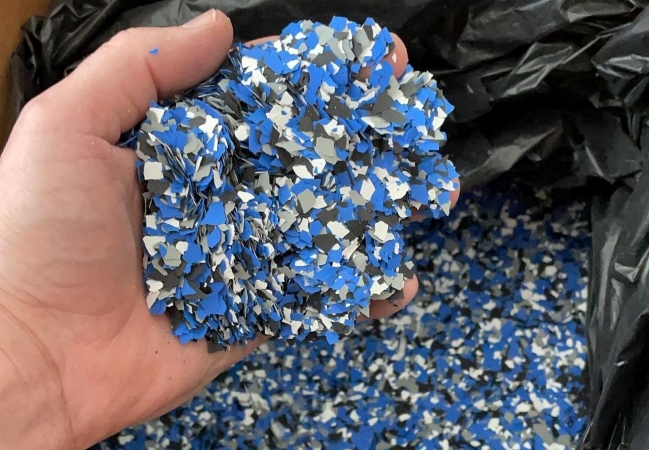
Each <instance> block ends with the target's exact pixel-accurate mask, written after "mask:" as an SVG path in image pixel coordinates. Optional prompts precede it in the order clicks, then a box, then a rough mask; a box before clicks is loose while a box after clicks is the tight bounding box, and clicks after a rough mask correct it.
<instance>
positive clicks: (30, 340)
mask: <svg viewBox="0 0 649 450" xmlns="http://www.w3.org/2000/svg"><path fill="white" fill-rule="evenodd" d="M0 399H1V403H2V405H1V406H2V407H1V408H0V436H2V445H0V448H2V449H4V448H7V449H9V448H11V449H14V448H25V449H27V448H52V449H74V448H77V447H78V446H79V444H80V443H78V442H77V439H76V437H75V434H74V431H73V430H74V427H73V424H72V423H71V421H70V414H69V411H68V410H67V406H66V400H65V396H64V393H63V389H62V387H61V378H60V376H59V373H58V369H57V367H56V365H55V363H54V360H53V359H52V358H51V355H50V354H49V353H48V351H47V349H46V348H45V347H44V346H43V345H42V343H41V342H40V341H39V339H38V338H36V337H35V336H34V335H33V333H32V332H31V331H30V329H29V328H28V326H27V325H26V324H25V323H24V322H22V321H21V320H20V319H19V318H18V317H17V316H16V315H14V314H13V313H12V312H10V310H9V308H8V306H7V303H5V302H4V301H3V300H0Z"/></svg>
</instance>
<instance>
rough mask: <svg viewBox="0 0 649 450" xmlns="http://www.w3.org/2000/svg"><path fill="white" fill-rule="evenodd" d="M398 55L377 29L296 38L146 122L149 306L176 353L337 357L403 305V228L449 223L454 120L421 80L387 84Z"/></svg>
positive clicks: (339, 21)
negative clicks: (260, 339) (196, 349)
mask: <svg viewBox="0 0 649 450" xmlns="http://www.w3.org/2000/svg"><path fill="white" fill-rule="evenodd" d="M393 49H394V42H393V40H392V36H391V35H390V33H389V32H388V30H386V29H385V28H381V27H380V26H378V25H377V24H376V23H375V22H374V21H373V20H371V19H368V20H367V21H366V22H365V23H364V24H363V25H359V24H356V23H353V22H350V21H348V20H346V19H344V18H339V17H336V18H334V19H333V20H332V21H331V23H330V24H329V25H324V24H320V23H313V22H311V21H302V22H297V23H293V24H290V25H289V26H287V27H286V28H285V29H284V31H283V32H282V34H281V36H280V38H279V40H276V41H274V42H268V43H264V44H260V45H257V46H251V47H247V46H244V45H237V46H236V47H235V48H234V49H232V51H231V52H230V55H229V61H228V62H227V63H226V64H225V65H224V66H223V67H222V68H221V69H220V70H219V71H218V73H216V74H215V75H214V76H213V77H212V78H210V79H208V80H206V81H205V82H203V83H201V84H200V85H199V86H197V87H195V88H193V89H192V90H191V91H189V92H187V93H185V95H184V96H182V97H177V98H175V99H173V100H172V101H166V102H163V103H160V104H154V105H153V106H152V107H151V109H150V111H149V113H148V114H147V119H146V120H145V121H144V122H143V123H142V124H141V126H140V127H139V129H138V130H136V138H137V139H134V140H133V143H134V144H133V145H134V147H135V148H136V152H137V155H138V157H139V159H140V161H138V172H139V174H140V176H141V178H142V180H144V181H146V186H147V192H146V193H145V195H144V196H145V223H144V231H143V236H144V237H143V241H144V248H145V258H144V259H145V261H144V264H145V281H146V285H147V290H148V296H147V303H148V306H149V308H150V310H151V312H152V313H153V314H162V313H164V312H165V311H166V312H168V313H170V316H171V318H172V322H173V328H174V334H175V335H176V336H178V337H179V338H180V340H181V342H183V343H186V342H189V341H191V340H198V339H203V338H205V339H207V340H208V343H209V349H210V351H218V350H223V349H225V348H227V347H229V346H230V345H233V344H243V343H246V342H247V341H248V340H251V339H253V338H254V337H255V335H256V334H257V333H258V332H261V333H264V334H266V335H273V336H278V337H280V338H283V339H296V340H303V339H305V338H306V337H307V336H324V337H325V338H326V339H327V341H328V342H329V343H334V342H336V341H337V340H338V339H339V336H340V335H343V334H347V333H349V332H350V331H351V330H352V329H353V327H354V323H355V320H356V318H357V317H358V315H359V314H361V313H363V314H368V313H369V305H370V299H377V300H383V301H390V300H394V299H396V298H398V296H399V294H400V291H401V289H402V287H403V285H404V281H405V280H406V279H407V278H409V277H411V276H413V264H412V262H411V261H410V258H409V257H408V256H407V255H406V252H405V250H404V241H403V238H402V236H401V232H402V230H403V225H402V221H404V220H406V219H408V218H409V217H410V216H411V214H412V212H411V208H416V209H417V208H420V207H422V206H423V207H425V208H424V209H423V210H422V212H423V213H424V214H427V215H429V216H431V217H439V216H440V215H442V214H448V210H449V207H450V200H451V196H450V193H451V192H452V191H454V190H456V189H457V188H458V186H457V184H456V183H454V181H453V180H454V179H455V178H456V177H457V173H456V171H455V168H454V166H453V165H452V163H451V162H450V161H448V160H447V159H446V158H445V157H443V156H442V155H441V154H440V153H439V152H438V150H439V148H440V144H442V143H443V142H444V141H445V139H446V135H445V134H444V133H443V132H441V131H440V126H441V125H442V123H443V122H444V119H445V118H446V116H447V114H449V113H450V112H451V111H452V106H451V105H450V104H449V103H448V102H447V101H446V100H445V99H444V97H443V96H442V93H441V92H440V90H439V89H438V88H437V84H436V82H435V80H434V79H433V76H432V75H431V74H430V73H425V72H424V73H421V72H415V71H413V69H412V68H411V67H410V66H408V67H407V68H406V71H405V73H404V74H403V75H401V76H400V77H399V78H398V79H397V78H395V77H394V75H393V67H392V66H391V65H390V64H388V63H387V62H385V61H384V59H385V57H386V56H387V55H389V54H390V52H391V51H392V50H393ZM367 66H371V67H372V70H371V75H370V76H369V78H367V79H366V80H360V79H359V77H358V74H359V71H360V70H361V68H363V67H367Z"/></svg>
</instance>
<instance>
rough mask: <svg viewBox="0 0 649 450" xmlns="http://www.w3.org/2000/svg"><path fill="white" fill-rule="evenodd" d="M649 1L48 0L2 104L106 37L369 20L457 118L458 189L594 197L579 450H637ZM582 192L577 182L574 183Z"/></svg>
mask: <svg viewBox="0 0 649 450" xmlns="http://www.w3.org/2000/svg"><path fill="white" fill-rule="evenodd" d="M647 3H649V0H571V1H565V0H482V1H471V0H455V1H449V0H409V1H408V2H393V1H385V0H359V1H354V2H351V1H348V0H345V1H337V0H335V1H332V0H312V1H308V2H307V1H301V0H248V1H242V0H212V1H209V0H169V1H158V2H151V1H143V0H139V1H133V0H130V1H119V0H55V1H54V2H53V3H52V6H51V8H50V12H49V14H48V15H47V17H45V18H33V19H32V20H31V21H30V22H28V23H27V24H26V25H25V27H24V31H23V41H22V43H21V44H20V46H19V48H18V49H17V51H16V53H15V55H14V57H13V60H12V67H11V70H12V80H13V95H14V99H13V108H14V112H15V113H17V112H18V111H20V109H21V108H22V107H23V106H24V104H25V102H26V101H28V100H29V99H30V98H32V97H34V96H35V95H36V94H38V93H39V92H41V91H42V90H44V89H46V88H47V87H48V86H50V85H52V84H53V83H55V82H57V81H58V80H60V79H61V78H62V77H64V76H65V75H66V74H67V73H69V72H70V71H71V70H73V69H74V67H76V65H77V64H78V63H79V61H80V60H82V59H83V58H84V57H85V56H86V55H88V54H89V53H91V52H92V51H93V50H95V49H96V48H97V47H98V46H99V45H101V43H103V42H105V41H106V40H107V39H109V38H110V37H111V36H112V35H114V34H115V33H117V32H118V31H120V30H121V29H125V28H128V27H132V26H165V25H174V24H179V23H182V22H185V21H187V20H188V19H190V18H191V17H194V16H196V15H197V14H199V13H200V12H203V11H205V10H207V9H209V8H219V9H222V10H223V11H224V12H226V13H227V14H229V15H230V17H231V19H232V21H233V23H234V28H235V32H236V37H237V38H238V39H242V40H246V39H252V38H256V37H261V36H264V35H271V34H276V33H278V32H279V31H280V30H281V28H282V27H283V26H284V25H285V24H286V23H288V22H289V21H292V20H299V19H305V18H309V19H314V20H321V21H326V20H328V19H329V18H330V17H331V16H332V15H334V14H335V15H342V16H347V17H349V18H350V19H352V20H357V21H362V20H363V19H364V18H365V17H367V16H372V17H373V18H374V19H376V20H377V21H378V22H379V23H380V24H381V25H384V26H387V27H388V28H390V29H391V30H393V31H395V32H397V33H399V35H400V36H401V37H402V38H403V39H404V41H405V42H406V45H407V46H408V49H409V52H410V55H411V61H412V63H413V65H415V66H416V67H417V68H420V69H427V70H431V71H433V72H434V73H435V74H436V76H437V78H438V79H439V80H440V84H441V85H442V87H443V88H444V92H445V94H446V95H447V97H448V98H449V100H450V101H451V102H452V103H453V104H455V105H456V112H455V113H454V114H453V116H452V117H451V123H450V124H449V126H448V127H447V131H448V132H449V137H450V140H449V144H448V146H447V148H446V149H447V151H448V152H450V154H451V158H452V160H453V161H454V163H455V164H456V165H457V167H458V169H459V171H460V173H461V174H462V182H463V190H467V189H470V188H471V187H475V186H479V185H482V184H484V183H487V182H489V181H491V180H493V179H495V178H497V177H499V176H500V175H502V174H504V173H509V174H511V175H513V176H516V177H518V178H519V179H521V180H523V181H524V182H527V183H530V184H532V185H534V186H547V185H551V186H554V187H555V188H556V193H557V195H572V193H575V192H577V191H579V192H584V190H585V191H586V192H588V193H589V195H590V196H592V197H593V198H594V203H593V208H592V228H593V250H592V256H591V261H590V264H589V274H590V286H589V302H588V324H587V326H588V329H587V338H588V369H587V371H588V378H589V383H590V390H589V420H588V426H587V428H586V430H585V433H584V436H583V438H582V442H581V445H580V447H581V448H582V449H619V448H625V449H630V450H635V449H638V450H644V449H646V448H649V371H647V370H645V366H644V363H643V361H646V360H647V357H649V172H648V171H647V170H645V169H644V168H643V163H644V159H645V156H646V155H647V153H648V152H649V109H648V107H649V92H647V89H648V86H649V10H644V8H645V6H646V5H647ZM583 188H585V189H583Z"/></svg>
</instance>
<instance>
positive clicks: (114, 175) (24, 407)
mask: <svg viewBox="0 0 649 450" xmlns="http://www.w3.org/2000/svg"><path fill="white" fill-rule="evenodd" d="M396 42H397V49H396V50H395V52H396V54H397V58H396V62H395V63H394V65H395V66H396V67H395V68H396V70H395V73H396V74H397V75H398V74H399V73H401V72H403V70H404V68H405V65H406V62H407V54H406V50H405V46H404V45H403V43H402V42H401V41H400V40H399V39H396ZM231 44H232V26H231V24H230V22H229V20H228V19H227V18H226V17H225V16H224V15H223V14H221V13H217V12H215V11H210V12H208V13H206V14H204V15H202V16H200V17H199V18H197V19H195V20H194V21H192V22H191V23H189V24H188V25H187V26H186V27H174V28H165V29H154V28H149V29H134V30H128V31H125V32H122V33H120V34H119V35H118V36H116V37H115V38H114V39H112V40H111V41H110V42H108V43H107V44H105V45H104V46H103V47H102V48H101V49H100V50H98V51H97V52H96V53H95V54H93V55H92V56H90V57H89V58H88V59H87V60H86V61H85V62H84V63H82V64H81V65H80V66H79V67H78V68H77V69H76V70H75V71H74V72H73V73H72V74H71V75H70V76H69V77H68V78H66V79H65V80H63V81H62V82H60V83H59V84H57V85H56V86H54V87H53V88H51V89H49V90H48V91H46V92H45V93H43V94H42V95H40V96H39V97H37V98H36V99H34V100H33V101H32V102H30V103H29V104H28V105H27V106H26V108H25V110H24V111H23V113H22V114H21V116H20V118H19V120H18V122H17V124H16V126H15V128H14V130H13V133H12V135H11V137H10V140H9V142H8V144H7V146H6V148H5V150H4V153H3V155H2V158H0V188H1V192H2V193H3V194H4V201H3V208H2V209H1V211H0V254H1V255H2V256H3V258H2V261H0V393H1V394H0V398H2V400H3V403H6V404H7V405H12V409H11V410H10V409H9V408H8V407H6V406H5V407H4V408H2V410H0V435H2V445H5V446H7V448H43V447H44V446H46V447H47V448H85V447H88V446H90V445H92V444H93V443H95V442H97V441H99V440H101V439H103V438H105V437H107V436H109V435H111V434H113V433H115V432H117V431H119V430H120V429H122V428H124V427H126V426H129V425H132V424H135V423H139V422H142V421H144V420H146V419H148V418H151V417H155V416H158V415H160V414H162V413H164V412H166V411H168V410H170V409H172V408H173V407H175V406H178V405H180V404H181V403H183V402H184V401H185V400H187V399H188V398H190V397H191V396H192V395H193V394H194V393H195V392H197V391H198V390H200V389H201V388H202V387H203V386H204V385H205V384H206V383H208V382H209V381H210V380H212V379H213V378H214V377H215V376H217V375H218V374H219V373H221V372H222V371H224V370H226V369H227V368H228V367H230V366H231V365H233V364H234V363H236V362H237V361H239V360H240V359H241V358H243V357H244V356H245V355H246V354H247V353H249V352H250V351H252V350H253V349H254V348H256V347H257V346H258V345H259V344H260V342H261V340H260V339H258V340H256V341H255V342H252V343H251V344H250V345H248V346H246V347H235V348H232V349H230V350H228V351H226V352H221V353H216V354H208V352H207V346H206V343H205V342H204V341H200V342H195V343H191V344H188V345H185V346H182V345H181V344H180V343H179V342H178V341H177V339H176V338H175V337H174V336H173V335H172V334H171V330H170V322H169V319H168V318H167V317H166V316H153V315H151V314H150V312H149V311H148V309H147V306H146V303H145V300H144V298H145V292H144V285H143V280H142V277H143V272H142V253H141V247H140V242H141V225H142V203H141V198H142V196H141V191H140V185H139V182H138V179H137V177H136V173H135V159H136V157H135V155H134V153H133V152H132V151H131V150H128V149H123V148H119V147H117V146H115V144H116V142H117V141H118V139H119V136H120V134H121V133H122V132H123V131H126V130H128V129H130V128H132V127H133V126H135V125H137V123H138V122H139V121H140V120H141V119H142V118H143V117H144V114H145V113H146V111H147V110H148V108H149V104H150V102H151V101H153V100H155V99H157V98H164V97H168V96H170V95H172V94H174V93H177V92H180V91H182V90H183V89H185V88H187V87H190V86H192V85H194V84H196V83H197V82H199V81H201V80H203V79H204V78H206V77H208V76H209V75H211V74H212V73H214V72H215V71H216V70H217V69H218V67H219V66H220V65H221V63H222V62H223V60H224V58H225V57H226V55H227V52H228V50H229V48H230V47H231ZM153 48H158V49H159V51H158V53H157V54H155V55H153V54H150V53H149V51H150V50H151V49H153ZM387 60H388V61H389V62H390V63H393V60H392V58H390V57H389V58H388V59H387ZM416 291H417V281H416V280H414V279H413V280H410V281H409V282H408V283H407V284H406V286H405V288H404V299H403V300H401V301H400V302H399V304H398V305H397V306H393V305H392V304H391V303H389V302H376V303H374V304H373V305H372V307H371V316H372V318H379V317H386V316H388V315H390V314H392V313H394V312H396V311H398V310H399V309H401V308H403V307H405V305H406V304H407V303H408V302H409V301H410V300H412V298H413V297H414V295H415V293H416ZM3 448H4V447H3Z"/></svg>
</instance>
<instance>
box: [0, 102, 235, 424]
mask: <svg viewBox="0 0 649 450" xmlns="http://www.w3.org/2000/svg"><path fill="white" fill-rule="evenodd" d="M44 112H45V111H42V110H40V109H39V107H38V105H36V106H33V107H31V108H30V110H29V111H27V112H26V113H25V114H24V115H23V116H22V118H21V120H20V122H19V124H18V125H17V127H16V133H15V134H14V136H17V138H15V139H13V140H12V143H11V145H9V146H8V147H7V152H6V153H5V155H4V156H3V160H2V165H1V166H0V174H1V175H2V178H1V179H2V185H3V188H4V190H3V192H6V193H7V194H8V195H7V198H6V204H5V208H4V210H3V214H2V219H1V220H2V221H3V222H5V224H6V225H7V226H6V227H5V228H4V229H8V230H10V233H4V234H3V236H2V254H3V255H5V257H7V258H8V259H10V260H11V261H12V262H13V265H12V266H11V267H10V268H8V269H7V270H6V271H5V272H4V273H2V280H3V286H4V289H5V290H6V291H8V293H9V294H10V298H13V299H18V300H17V301H19V302H20V305H19V307H16V308H15V309H14V310H15V311H18V312H17V313H15V314H16V315H17V317H18V319H19V320H20V321H21V322H22V323H23V324H24V326H25V328H26V331H28V333H29V334H30V335H31V337H32V338H33V339H35V340H37V341H38V345H39V346H41V347H42V349H43V351H44V352H46V353H47V355H48V356H47V358H48V359H49V358H51V360H52V361H53V363H54V365H55V366H56V367H57V368H58V370H59V372H60V373H59V375H60V383H61V388H62V390H63V392H64V397H65V398H66V402H67V403H68V404H69V405H68V409H73V408H74V409H76V410H77V411H78V408H76V406H74V405H75V402H76V400H75V399H78V401H79V402H80V404H81V403H82V404H93V405H95V406H94V407H97V408H99V409H100V410H102V411H104V415H103V418H102V420H105V421H106V426H109V424H111V423H115V422H118V423H119V422H120V421H122V420H124V418H123V417H111V412H114V413H115V414H123V412H124V411H128V412H129V417H128V418H127V420H126V422H125V423H135V422H139V421H142V420H144V419H146V418H147V417H149V416H152V415H157V414H161V413H163V412H165V411H166V410H168V409H170V408H171V407H173V406H175V405H177V404H179V403H181V402H182V401H184V400H185V399H186V398H187V396H188V395H190V394H191V393H192V392H195V391H196V390H198V389H200V387H201V386H203V385H204V384H205V383H206V382H208V381H209V380H210V378H211V377H213V376H214V375H215V374H216V373H218V372H221V371H222V370H225V369H226V368H227V367H228V366H230V365H232V364H233V363H234V362H236V361H237V360H238V359H240V358H241V357H242V356H243V354H244V349H236V350H235V351H233V352H228V353H224V354H221V355H220V356H219V357H215V358H208V357H207V356H206V353H207V350H206V345H205V343H204V342H200V343H195V344H191V345H189V346H181V345H180V344H179V343H178V341H177V340H176V339H175V338H174V337H173V336H172V335H171V333H170V328H169V320H168V319H167V318H166V317H164V316H153V315H151V314H150V313H149V311H148V309H147V307H146V304H145V302H144V301H143V298H144V286H143V283H142V263H141V262H142V255H141V250H140V230H141V223H142V210H141V192H140V187H139V184H138V181H137V179H136V176H135V173H134V170H133V167H134V164H135V161H134V159H135V156H134V155H133V154H132V153H131V152H130V151H129V150H126V149H120V148H117V147H115V146H113V145H111V144H109V143H108V142H106V141H104V140H102V139H100V138H96V137H92V136H90V135H84V134H67V135H66V136H65V140H63V139H62V137H61V136H60V134H59V133H57V132H56V130H47V129H44V130H43V129H41V130H39V129H38V124H42V123H43V120H44V118H43V117H42V115H43V114H42V113H44ZM33 127H36V129H34V128H33ZM25 210H27V211H28V212H29V213H28V214H24V211H25ZM107 380H119V382H117V383H115V382H107ZM89 381H90V382H89ZM84 388H87V390H84ZM119 401H123V402H124V403H125V404H124V405H117V404H116V402H119ZM69 413H70V414H71V415H74V414H75V411H69ZM94 425H95V426H97V424H96V423H95V424H94Z"/></svg>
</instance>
